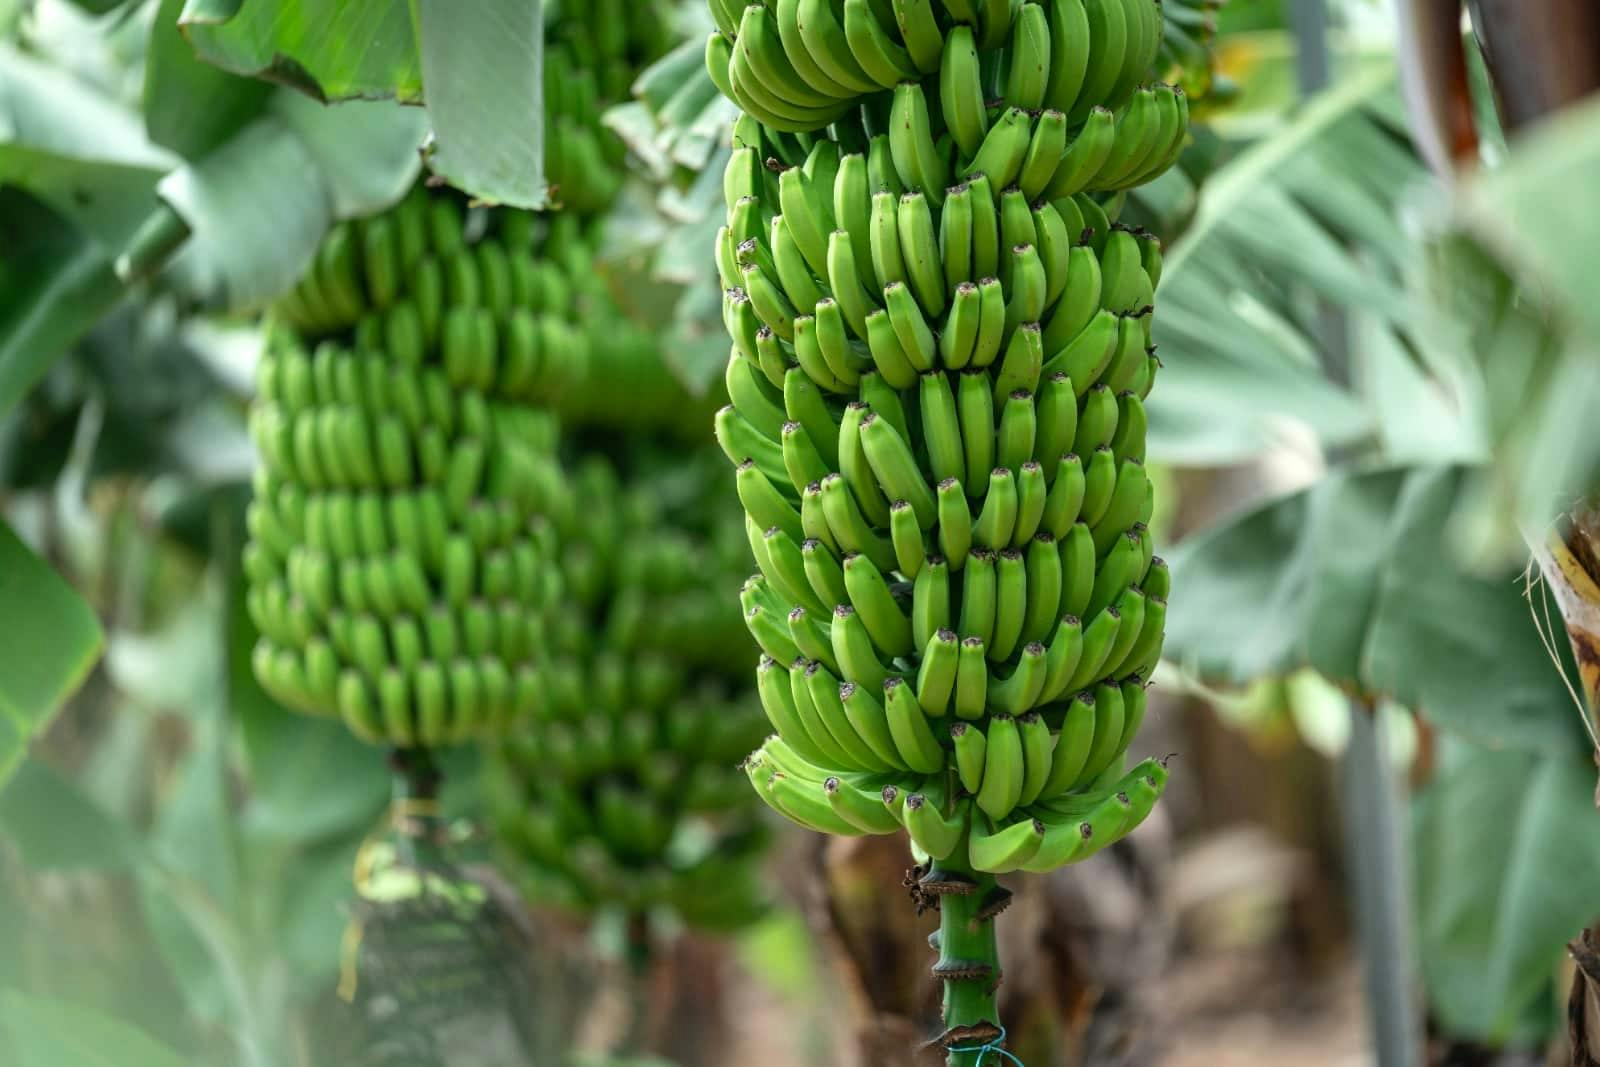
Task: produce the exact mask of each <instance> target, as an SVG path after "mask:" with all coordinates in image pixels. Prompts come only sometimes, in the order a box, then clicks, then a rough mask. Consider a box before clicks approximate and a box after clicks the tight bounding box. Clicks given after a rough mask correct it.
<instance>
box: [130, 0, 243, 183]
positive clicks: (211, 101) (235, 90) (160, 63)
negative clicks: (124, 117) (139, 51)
mask: <svg viewBox="0 0 1600 1067" xmlns="http://www.w3.org/2000/svg"><path fill="white" fill-rule="evenodd" d="M183 5H184V0H161V6H160V7H158V8H157V9H156V13H155V17H154V19H152V20H151V23H150V48H149V51H148V53H147V54H146V56H145V68H144V123H145V129H146V130H147V131H149V134H150V139H151V140H152V141H154V142H155V143H156V144H159V145H162V146H164V147H166V148H170V149H172V151H174V152H176V153H178V154H179V155H180V156H183V157H184V158H185V159H195V158H198V157H199V156H202V155H204V154H205V153H206V152H209V151H210V150H212V149H213V148H216V147H217V146H218V145H220V144H222V142H224V141H226V140H227V139H228V138H229V137H231V136H233V134H234V133H235V132H236V131H237V130H238V129H240V128H241V127H243V126H244V125H245V124H246V123H248V122H249V121H250V120H251V119H253V118H254V117H255V116H256V115H258V114H260V113H261V110H262V108H263V107H265V106H266V102H267V99H268V98H269V97H271V96H272V86H271V85H270V84H268V83H267V82H264V81H258V80H256V79H254V78H240V77H238V76H236V75H232V74H229V73H227V72H226V71H223V70H220V69H218V68H217V67H214V66H211V65H210V64H208V63H202V62H201V61H200V59H199V58H198V57H197V56H196V55H195V54H194V49H193V47H191V46H190V44H189V42H188V41H187V40H185V39H184V36H183V33H182V31H180V30H179V29H178V14H179V12H181V11H182V10H183Z"/></svg>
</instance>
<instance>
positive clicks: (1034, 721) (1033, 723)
mask: <svg viewBox="0 0 1600 1067" xmlns="http://www.w3.org/2000/svg"><path fill="white" fill-rule="evenodd" d="M1017 733H1018V735H1019V737H1020V738H1021V741H1022V770H1023V775H1022V789H1021V790H1020V792H1019V793H1018V795H1017V807H1020V808H1025V807H1027V806H1028V805H1029V804H1032V803H1033V802H1034V801H1035V800H1037V799H1038V797H1039V795H1040V794H1041V793H1043V792H1044V787H1045V785H1046V783H1047V782H1048V781H1049V779H1050V769H1051V767H1052V766H1053V765H1054V752H1055V738H1053V737H1051V736H1050V727H1049V725H1048V724H1047V723H1046V722H1045V721H1044V717H1043V716H1041V715H1040V714H1039V713H1038V712H1036V711H1030V712H1027V713H1025V714H1023V715H1019V716H1017Z"/></svg>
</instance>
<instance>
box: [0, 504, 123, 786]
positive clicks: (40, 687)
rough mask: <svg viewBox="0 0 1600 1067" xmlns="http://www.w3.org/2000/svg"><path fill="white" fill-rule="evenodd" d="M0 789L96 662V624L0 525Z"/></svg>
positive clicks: (60, 582)
mask: <svg viewBox="0 0 1600 1067" xmlns="http://www.w3.org/2000/svg"><path fill="white" fill-rule="evenodd" d="M0 605H4V606H5V611H6V617H7V619H8V620H9V621H8V625H7V626H6V635H5V639H4V640H3V641H0V785H4V783H5V781H6V779H7V778H9V777H10V776H11V774H12V773H13V772H14V771H15V770H16V768H17V764H18V763H19V762H21V760H22V758H23V756H24V754H25V753H26V752H27V746H28V742H29V740H31V739H32V738H33V737H34V736H35V735H36V734H38V733H39V732H40V731H42V730H43V729H44V728H45V727H46V726H47V725H48V724H49V722H50V720H51V719H52V718H54V717H55V714H56V711H57V710H58V709H59V708H60V707H61V704H62V702H63V701H65V700H66V699H67V697H68V696H70V695H71V694H72V692H73V690H75V689H77V688H78V686H79V685H81V684H82V683H83V679H84V677H85V676H86V675H87V674H88V673H89V668H90V667H92V666H94V661H95V659H96V658H97V657H99V655H100V648H101V645H102V643H103V642H104V636H103V635H102V634H101V631H100V620H98V619H97V618H95V615H94V612H93V611H92V610H91V609H90V607H89V605H88V604H86V603H84V601H83V599H82V598H81V597H79V596H78V594H77V593H76V592H74V591H73V589H72V587H71V586H69V585H68V584H67V583H66V582H65V581H63V580H62V579H61V576H60V575H58V574H56V572H55V571H54V570H52V569H51V568H50V566H49V565H48V564H46V563H45V562H44V561H43V560H41V559H40V558H39V557H38V556H36V555H34V554H33V552H32V551H30V550H29V549H28V546H27V545H25V544H23V543H22V541H21V540H19V539H18V537H17V535H16V534H15V533H13V532H12V531H11V527H10V526H8V525H6V524H5V523H4V522H3V521H0Z"/></svg>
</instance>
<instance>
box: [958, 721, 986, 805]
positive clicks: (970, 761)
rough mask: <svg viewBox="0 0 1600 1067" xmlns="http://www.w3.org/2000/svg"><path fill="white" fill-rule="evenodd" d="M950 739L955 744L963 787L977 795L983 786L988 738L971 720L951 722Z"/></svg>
mask: <svg viewBox="0 0 1600 1067" xmlns="http://www.w3.org/2000/svg"><path fill="white" fill-rule="evenodd" d="M950 739H951V741H952V742H954V745H955V765H956V774H957V776H958V777H959V778H960V779H961V788H963V789H965V790H966V791H967V792H969V793H972V794H974V795H976V794H977V793H978V791H979V790H980V789H982V788H983V775H984V771H985V769H986V767H987V762H986V761H987V758H988V751H989V742H988V739H987V738H986V737H985V736H984V734H983V731H982V730H980V729H978V727H977V726H975V725H974V724H972V723H969V722H955V723H951V724H950Z"/></svg>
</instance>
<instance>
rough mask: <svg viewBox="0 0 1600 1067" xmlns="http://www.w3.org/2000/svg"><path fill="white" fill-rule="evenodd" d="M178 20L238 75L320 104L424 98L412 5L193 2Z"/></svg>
mask: <svg viewBox="0 0 1600 1067" xmlns="http://www.w3.org/2000/svg"><path fill="white" fill-rule="evenodd" d="M469 6H470V8H476V7H477V6H478V5H477V4H472V5H460V8H459V9H458V13H460V14H463V15H465V13H466V10H467V9H468V8H469ZM178 21H179V25H181V26H182V27H183V32H184V35H185V36H187V37H188V38H189V41H190V42H191V43H192V44H193V45H194V47H195V49H196V50H197V51H198V52H199V53H200V56H201V58H203V59H205V60H206V62H208V63H214V64H216V65H217V66H219V67H221V68H223V69H224V70H228V71H232V72H233V73H235V74H244V75H250V76H254V77H261V78H266V79H267V80H269V81H276V82H281V83H283V84H285V85H289V86H292V87H293V88H295V89H298V90H300V91H301V92H304V93H307V94H309V95H310V96H312V97H315V98H316V99H318V100H328V101H333V100H349V99H368V100H371V99H387V98H391V97H392V98H394V99H398V100H401V101H404V102H407V103H418V102H420V101H421V99H422V68H421V65H420V64H419V63H418V57H417V46H416V39H415V37H414V36H413V33H412V22H411V11H410V9H409V8H408V7H407V5H406V4H402V3H395V2H393V0H187V2H186V3H185V4H184V5H183V12H182V14H181V15H180V16H179V20H178ZM488 99H492V98H485V101H487V100H488Z"/></svg>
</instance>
